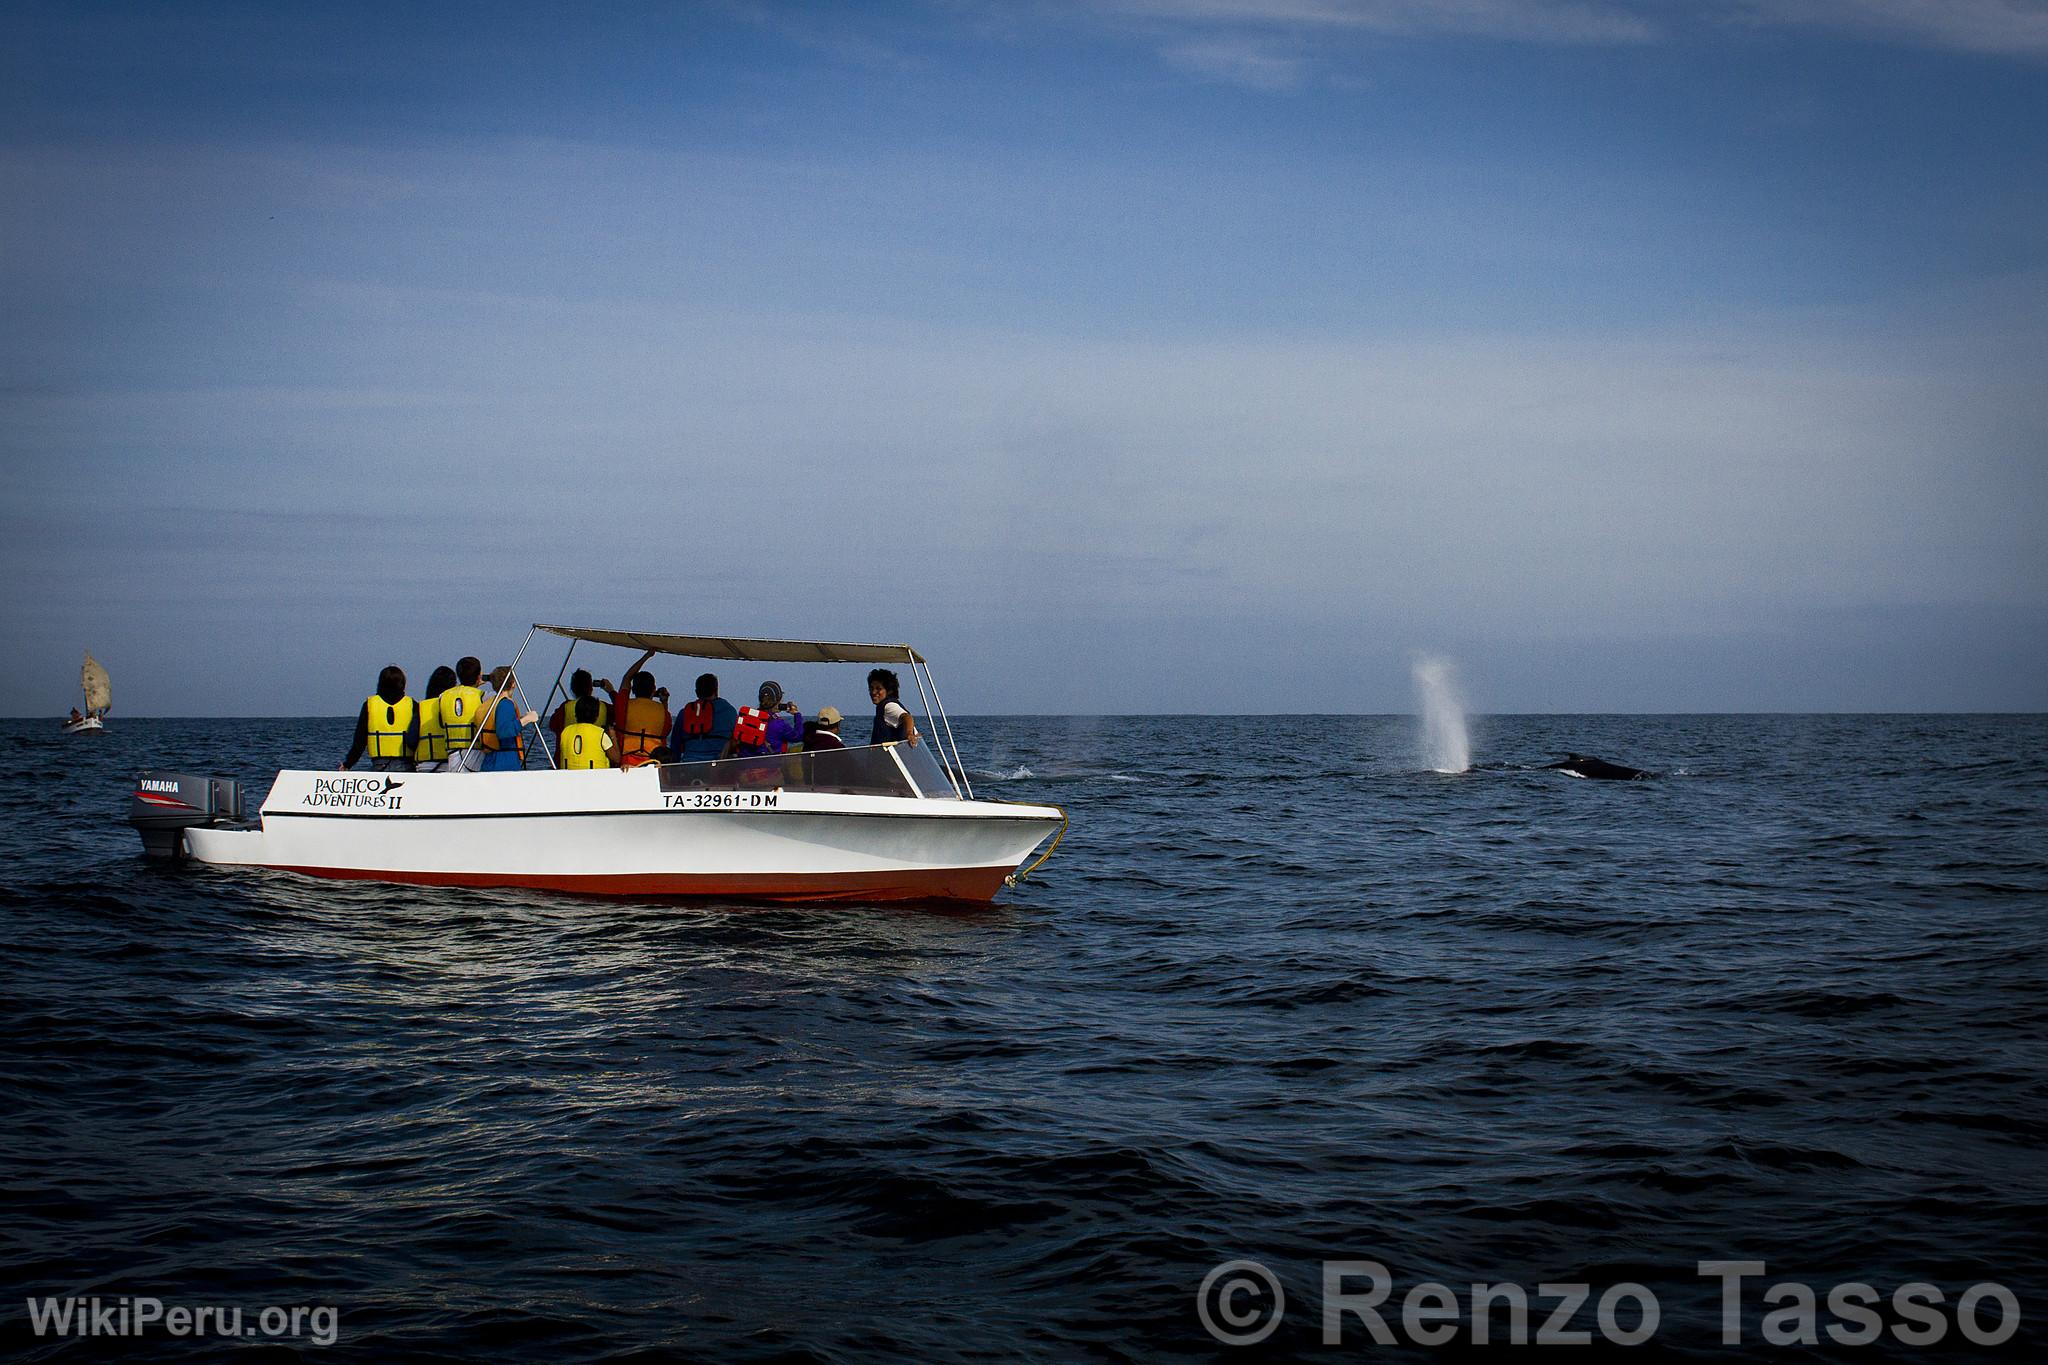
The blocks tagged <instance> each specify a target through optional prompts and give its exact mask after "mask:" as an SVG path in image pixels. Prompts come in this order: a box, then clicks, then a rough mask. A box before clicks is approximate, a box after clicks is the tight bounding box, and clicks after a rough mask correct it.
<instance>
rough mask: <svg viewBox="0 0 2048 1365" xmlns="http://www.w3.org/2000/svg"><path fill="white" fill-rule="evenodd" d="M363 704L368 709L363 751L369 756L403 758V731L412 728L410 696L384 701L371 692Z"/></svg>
mask: <svg viewBox="0 0 2048 1365" xmlns="http://www.w3.org/2000/svg"><path fill="white" fill-rule="evenodd" d="M364 705H365V706H367V707H368V708H369V711H370V722H369V725H368V727H367V733H368V743H369V747H368V748H367V749H366V750H365V752H366V753H368V754H369V756H370V757H371V758H404V757H405V732H406V731H407V730H410V729H411V728H412V698H411V697H400V698H399V699H398V700H397V701H386V700H384V699H383V698H382V697H379V696H376V695H375V694H372V695H371V697H370V699H369V700H368V701H367V702H365V703H364Z"/></svg>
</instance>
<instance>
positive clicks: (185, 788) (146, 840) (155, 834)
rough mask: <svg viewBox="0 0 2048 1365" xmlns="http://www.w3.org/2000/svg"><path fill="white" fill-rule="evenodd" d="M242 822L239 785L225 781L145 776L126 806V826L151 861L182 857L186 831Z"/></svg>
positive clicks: (184, 775)
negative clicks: (138, 839) (129, 826)
mask: <svg viewBox="0 0 2048 1365" xmlns="http://www.w3.org/2000/svg"><path fill="white" fill-rule="evenodd" d="M241 822H242V784H241V783H239V782H236V781H234V780H232V779H230V778H225V777H194V776H192V775H191V774H190V773H144V774H143V775H142V776H141V777H138V778H137V779H135V794H134V796H133V797H131V798H130V799H129V802H128V823H129V824H131V825H133V826H135V832H136V833H138V834H140V835H141V836H142V851H143V852H144V853H146V854H148V855H149V856H150V857H152V858H182V857H184V856H185V836H184V833H183V831H185V830H188V829H191V828H193V827H195V826H205V825H230V824H240V823H241Z"/></svg>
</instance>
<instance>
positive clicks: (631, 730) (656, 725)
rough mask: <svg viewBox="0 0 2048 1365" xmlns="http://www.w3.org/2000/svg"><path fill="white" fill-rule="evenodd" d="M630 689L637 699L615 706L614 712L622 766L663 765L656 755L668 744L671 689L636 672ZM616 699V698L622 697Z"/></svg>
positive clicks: (652, 678)
mask: <svg viewBox="0 0 2048 1365" xmlns="http://www.w3.org/2000/svg"><path fill="white" fill-rule="evenodd" d="M626 686H627V688H628V689H629V690H631V692H632V694H633V695H632V696H631V697H630V698H629V699H627V701H626V702H625V703H624V704H623V705H620V704H618V703H616V702H615V703H614V706H613V710H612V724H613V725H614V726H615V727H616V728H617V730H618V735H619V766H620V767H622V768H635V767H638V766H639V765H640V764H642V763H649V762H659V761H660V760H659V759H657V758H655V751H656V750H658V749H661V748H663V747H664V746H665V745H666V744H667V742H668V730H669V720H670V717H669V714H668V689H667V688H666V687H656V686H655V685H654V675H653V674H652V673H649V672H647V671H645V670H644V669H636V670H634V672H633V673H632V674H631V675H630V676H628V677H627V679H626ZM612 695H613V697H614V698H616V697H617V696H618V693H616V692H614V693H612Z"/></svg>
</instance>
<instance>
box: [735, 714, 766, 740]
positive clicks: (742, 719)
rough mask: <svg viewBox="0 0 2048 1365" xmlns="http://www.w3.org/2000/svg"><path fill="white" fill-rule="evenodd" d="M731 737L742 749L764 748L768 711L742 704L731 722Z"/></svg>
mask: <svg viewBox="0 0 2048 1365" xmlns="http://www.w3.org/2000/svg"><path fill="white" fill-rule="evenodd" d="M732 737H733V738H734V739H736V740H738V741H739V743H740V747H741V748H743V749H760V748H765V747H766V746H767V743H768V713H767V712H766V711H763V710H762V709H761V708H760V707H758V706H742V707H741V708H740V714H739V719H738V720H736V721H734V722H733V726H732Z"/></svg>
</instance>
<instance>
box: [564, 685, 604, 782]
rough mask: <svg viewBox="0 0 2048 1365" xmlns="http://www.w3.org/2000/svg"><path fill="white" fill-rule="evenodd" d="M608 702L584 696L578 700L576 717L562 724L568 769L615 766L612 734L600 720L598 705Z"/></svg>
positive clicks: (566, 766)
mask: <svg viewBox="0 0 2048 1365" xmlns="http://www.w3.org/2000/svg"><path fill="white" fill-rule="evenodd" d="M603 705H604V703H603V702H601V701H599V700H598V699H597V698H595V697H583V698H581V699H579V700H578V701H577V703H576V713H575V714H576V719H574V720H572V721H570V722H569V723H568V724H567V725H565V726H563V727H562V766H563V767H564V768H609V767H611V766H612V760H611V752H610V751H611V747H612V736H611V732H610V731H609V730H606V729H605V728H604V727H603V726H601V725H599V724H598V723H597V716H598V708H599V707H600V706H603Z"/></svg>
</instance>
